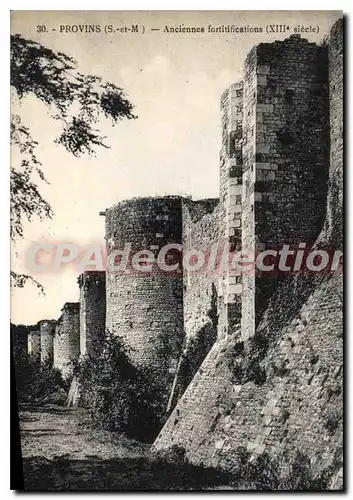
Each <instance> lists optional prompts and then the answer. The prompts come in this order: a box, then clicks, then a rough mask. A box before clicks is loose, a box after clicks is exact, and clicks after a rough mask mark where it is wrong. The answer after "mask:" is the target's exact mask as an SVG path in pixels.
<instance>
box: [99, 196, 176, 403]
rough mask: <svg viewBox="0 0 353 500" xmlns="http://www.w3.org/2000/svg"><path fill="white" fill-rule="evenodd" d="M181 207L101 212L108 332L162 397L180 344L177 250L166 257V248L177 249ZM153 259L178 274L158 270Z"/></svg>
mask: <svg viewBox="0 0 353 500" xmlns="http://www.w3.org/2000/svg"><path fill="white" fill-rule="evenodd" d="M182 201H183V199H182V198H181V197H179V196H166V197H161V198H135V199H131V200H128V201H123V202H121V203H119V204H117V205H114V206H113V207H111V208H110V209H107V210H106V212H105V216H106V244H107V257H108V261H107V262H108V269H107V275H106V304H107V310H106V312H107V316H106V326H107V331H109V332H111V333H113V334H114V335H117V336H120V337H121V338H122V339H123V341H124V342H125V344H126V345H127V347H129V348H130V352H129V356H130V358H131V360H132V362H133V363H134V364H135V365H136V366H138V367H140V368H142V369H146V371H148V372H149V373H150V374H152V376H153V380H154V381H155V382H156V383H157V384H158V385H159V386H160V388H161V392H163V393H164V394H166V397H167V396H168V394H169V392H170V389H171V384H172V381H173V373H174V370H175V366H176V364H177V360H178V358H179V354H180V346H181V342H182V339H183V273H182V266H181V262H180V257H181V248H180V249H179V250H178V249H177V248H174V250H173V249H170V250H168V252H166V249H167V248H168V247H167V248H166V245H168V244H173V245H174V246H175V247H176V246H177V245H181V243H182ZM124 249H125V252H124V253H123V254H122V252H121V251H123V250H124ZM161 250H162V252H161ZM119 251H120V253H119ZM163 252H166V255H165V258H163V257H162V254H163ZM157 257H159V258H162V260H163V262H165V263H166V265H168V266H171V265H174V267H176V266H177V267H178V269H177V270H175V271H173V272H171V271H170V268H169V269H168V270H166V268H164V269H163V268H162V267H164V266H162V267H161V266H160V265H159V264H158V263H157ZM146 258H147V259H148V261H147V259H146ZM139 260H140V261H144V262H141V266H140V267H139V265H138V262H139ZM153 261H154V262H153ZM125 264H126V265H125ZM113 265H114V266H116V267H115V269H113V268H112V266H113ZM117 267H119V270H117Z"/></svg>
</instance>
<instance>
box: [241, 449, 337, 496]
mask: <svg viewBox="0 0 353 500" xmlns="http://www.w3.org/2000/svg"><path fill="white" fill-rule="evenodd" d="M235 463H236V464H237V465H236V466H235V468H234V473H233V480H232V485H233V486H235V487H236V488H237V489H246V490H268V491H276V490H281V491H322V490H327V489H328V488H329V485H330V482H331V479H332V477H333V475H334V474H335V472H337V470H338V469H339V468H340V467H341V462H340V461H339V460H337V459H336V458H334V461H333V463H332V464H331V465H330V466H326V467H319V466H318V464H316V466H315V465H314V463H313V462H312V461H311V460H310V457H308V456H307V455H305V454H304V453H301V452H297V454H296V455H295V456H294V457H293V458H292V459H291V460H288V457H286V456H285V455H284V453H278V454H277V455H269V454H268V453H262V454H261V455H258V456H252V455H251V453H250V452H249V451H247V450H245V448H242V447H239V448H238V449H237V451H236V457H235Z"/></svg>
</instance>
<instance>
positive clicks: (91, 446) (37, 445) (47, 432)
mask: <svg viewBox="0 0 353 500" xmlns="http://www.w3.org/2000/svg"><path fill="white" fill-rule="evenodd" d="M78 417H79V414H78V412H77V410H72V409H68V408H65V407H62V406H56V405H46V406H43V407H34V408H33V407H27V408H24V409H23V410H22V411H21V413H20V429H21V446H22V456H23V457H24V458H27V457H34V456H42V457H45V458H47V459H49V460H52V459H55V458H58V457H66V458H70V459H73V460H80V459H81V460H82V459H86V458H97V459H101V460H106V459H110V458H128V457H130V458H137V457H141V456H144V455H145V454H146V453H147V452H148V450H149V445H144V444H142V443H139V442H137V441H133V440H128V439H126V438H124V437H123V436H121V435H120V434H118V433H110V432H103V431H92V430H91V429H89V428H88V427H87V425H85V424H84V422H82V421H80V419H79V418H78Z"/></svg>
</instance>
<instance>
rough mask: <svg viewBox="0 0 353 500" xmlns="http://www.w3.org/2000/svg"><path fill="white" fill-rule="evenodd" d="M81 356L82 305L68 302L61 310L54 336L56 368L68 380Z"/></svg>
mask: <svg viewBox="0 0 353 500" xmlns="http://www.w3.org/2000/svg"><path fill="white" fill-rule="evenodd" d="M79 356H80V304H79V303H78V302H66V303H65V304H64V306H63V308H62V310H61V316H60V318H59V319H58V322H57V325H56V329H55V335H54V368H57V369H58V370H60V371H61V373H62V376H63V377H64V378H67V377H69V376H70V375H71V373H72V367H73V363H74V362H75V361H78V359H79Z"/></svg>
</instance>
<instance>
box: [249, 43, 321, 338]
mask: <svg viewBox="0 0 353 500" xmlns="http://www.w3.org/2000/svg"><path fill="white" fill-rule="evenodd" d="M327 57H328V56H327V47H325V46H324V47H322V46H317V45H316V44H314V43H309V42H308V41H307V40H305V39H302V38H300V37H299V36H296V35H293V36H291V37H289V38H288V39H286V40H284V41H282V42H274V43H271V44H264V43H262V44H260V45H258V46H256V47H254V48H253V49H252V51H251V52H250V54H249V55H248V57H247V59H246V61H245V70H244V71H245V74H244V153H243V160H244V161H243V169H244V174H243V182H244V199H243V244H242V246H243V250H244V251H247V252H250V253H251V254H253V255H255V256H256V255H257V253H258V252H261V251H264V250H269V249H274V250H278V249H280V248H282V247H283V245H285V244H287V245H290V246H291V247H293V246H297V245H298V244H299V243H302V242H303V243H304V244H307V245H308V247H309V248H310V247H311V245H312V244H313V243H314V241H315V240H316V238H317V237H318V235H319V233H320V231H321V228H322V225H323V222H324V218H325V205H326V197H327V178H328V170H329V116H328V109H329V107H328V71H327V67H328V59H327ZM303 221H305V223H303ZM243 274H244V273H243ZM245 274H247V276H246V277H245V278H244V279H243V292H244V293H243V314H242V336H243V338H246V337H249V336H252V335H254V332H255V329H256V327H257V325H258V324H259V321H260V318H261V315H262V314H263V312H264V311H265V309H266V306H267V304H268V301H269V298H270V296H271V293H272V292H273V288H274V287H275V286H276V285H277V283H278V281H279V280H278V277H277V276H275V277H268V273H266V274H267V276H266V277H264V276H260V275H257V276H255V273H254V272H253V271H252V272H251V271H249V272H246V273H245Z"/></svg>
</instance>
